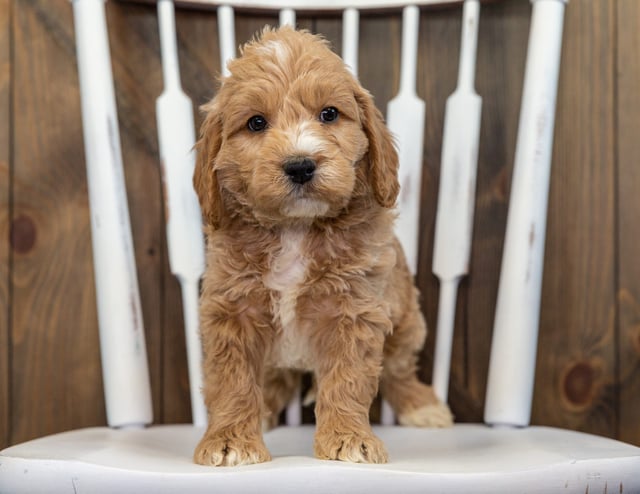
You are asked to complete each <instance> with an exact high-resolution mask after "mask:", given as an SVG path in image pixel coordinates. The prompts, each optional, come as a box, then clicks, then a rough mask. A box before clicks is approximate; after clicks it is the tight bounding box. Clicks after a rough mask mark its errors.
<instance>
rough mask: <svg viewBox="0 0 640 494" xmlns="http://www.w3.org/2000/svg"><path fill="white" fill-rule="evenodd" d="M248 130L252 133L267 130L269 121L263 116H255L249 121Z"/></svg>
mask: <svg viewBox="0 0 640 494" xmlns="http://www.w3.org/2000/svg"><path fill="white" fill-rule="evenodd" d="M247 128H248V129H249V130H250V131H251V132H262V131H263V130H264V129H266V128H267V119H266V118H264V117H263V116H262V115H254V116H253V117H251V118H250V119H249V120H248V121H247Z"/></svg>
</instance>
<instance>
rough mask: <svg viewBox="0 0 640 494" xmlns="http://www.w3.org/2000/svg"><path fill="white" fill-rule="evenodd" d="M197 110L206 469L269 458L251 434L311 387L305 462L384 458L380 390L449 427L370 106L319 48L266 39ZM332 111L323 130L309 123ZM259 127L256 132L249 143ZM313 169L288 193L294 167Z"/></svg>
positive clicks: (425, 419) (276, 36) (381, 133)
mask: <svg viewBox="0 0 640 494" xmlns="http://www.w3.org/2000/svg"><path fill="white" fill-rule="evenodd" d="M229 70H230V73H231V75H229V76H228V77H226V78H224V79H223V80H222V83H221V87H220V90H219V91H218V93H217V95H216V97H215V98H214V99H213V100H212V101H211V102H210V103H208V104H207V105H205V106H204V110H205V112H206V117H205V121H204V123H203V125H202V131H201V138H200V140H199V142H198V144H197V151H198V160H197V165H196V173H195V177H194V184H195V188H196V191H197V193H198V196H199V198H200V203H201V206H202V210H203V214H204V217H205V220H206V223H207V226H206V234H207V271H206V274H205V277H204V281H203V293H202V297H201V309H200V315H201V324H202V340H203V346H204V352H205V363H204V376H205V382H204V390H203V392H204V396H205V402H206V404H207V407H208V413H209V426H208V429H207V431H206V433H205V435H204V437H203V438H202V441H201V442H200V444H199V445H198V446H197V448H196V451H195V455H194V458H195V461H196V462H197V463H201V464H205V465H238V464H246V463H256V462H261V461H266V460H269V458H270V456H269V452H268V451H267V449H266V447H265V445H264V442H263V439H262V430H261V428H262V424H263V423H270V424H273V423H274V417H277V415H278V413H279V412H280V411H281V410H282V409H283V407H284V406H285V405H286V403H287V401H288V400H289V399H290V397H291V396H292V393H294V392H295V390H296V389H297V381H298V378H299V373H300V371H302V370H308V371H312V372H313V373H314V376H315V380H316V383H317V392H316V393H317V394H316V400H317V402H316V408H315V413H316V424H317V425H316V428H317V430H316V438H315V454H316V456H317V457H319V458H325V459H338V460H346V461H354V462H372V463H381V462H385V461H387V453H386V450H385V448H384V445H383V444H382V442H381V441H380V440H379V439H378V438H377V437H375V436H374V434H373V433H372V431H371V427H370V425H369V419H368V416H369V407H370V405H371V402H372V400H373V398H374V397H375V395H376V394H377V392H378V387H379V385H381V389H382V392H383V394H384V396H385V397H386V399H387V400H389V402H390V403H391V405H392V407H393V408H394V409H395V411H396V413H397V414H398V417H399V420H400V422H401V423H404V424H409V425H421V426H427V425H430V426H446V425H449V424H450V423H451V415H450V413H449V411H448V408H446V405H443V404H442V403H440V402H439V401H438V400H437V399H436V398H435V396H434V394H433V392H432V390H431V388H430V387H428V386H426V385H424V384H422V383H420V382H419V381H418V379H417V378H416V360H417V353H418V351H419V350H420V349H421V347H422V345H423V342H424V339H425V337H426V326H425V322H424V319H423V317H422V314H421V312H420V309H419V306H418V302H417V295H418V294H417V290H416V288H415V287H414V285H413V280H412V277H411V275H410V273H409V271H408V269H407V266H406V262H405V259H404V256H403V254H402V251H401V248H400V245H399V243H398V242H397V240H396V239H395V237H394V235H393V231H392V228H393V220H394V211H393V207H394V205H395V202H396V198H397V195H398V190H399V186H398V181H397V167H398V159H397V155H396V151H395V149H394V145H393V141H392V138H391V135H390V133H389V131H388V130H387V128H386V126H385V125H384V121H383V119H382V116H381V114H380V112H379V111H378V110H377V109H376V107H375V105H374V103H373V100H372V98H371V96H370V94H369V93H368V92H367V91H366V90H364V89H363V88H362V87H361V86H360V85H359V83H358V82H357V81H356V79H355V78H354V77H353V76H352V75H351V74H350V73H349V72H348V71H347V70H346V68H345V66H344V63H343V62H342V60H341V59H340V58H339V57H338V56H337V55H335V54H334V53H333V52H332V51H331V50H330V48H329V46H328V44H327V42H325V41H324V40H323V39H322V38H320V37H318V36H315V35H312V34H310V33H308V32H304V31H295V30H293V29H290V28H282V29H280V30H273V29H269V28H267V29H265V30H264V31H263V32H262V33H261V34H260V35H259V36H258V37H257V38H256V39H254V40H253V41H251V42H249V43H247V44H246V45H245V46H244V48H243V50H242V56H241V57H240V58H238V59H236V60H234V61H231V62H229ZM327 107H335V108H337V109H338V112H339V114H338V118H337V119H336V120H335V121H331V122H324V121H321V119H320V118H319V115H320V113H321V112H322V110H323V109H324V108H327ZM254 115H260V116H262V117H263V118H264V119H266V121H267V122H268V126H267V127H266V129H264V130H262V131H258V132H256V131H252V130H251V129H250V128H249V127H248V125H247V122H248V120H249V119H250V118H251V117H252V116H254ZM300 158H308V159H311V160H313V161H314V162H315V163H316V165H317V166H316V170H315V172H314V174H313V178H312V180H310V181H309V182H307V183H304V184H298V183H294V181H292V180H291V179H290V177H288V176H287V174H286V173H285V172H284V166H285V164H286V163H288V162H290V161H291V160H292V159H300Z"/></svg>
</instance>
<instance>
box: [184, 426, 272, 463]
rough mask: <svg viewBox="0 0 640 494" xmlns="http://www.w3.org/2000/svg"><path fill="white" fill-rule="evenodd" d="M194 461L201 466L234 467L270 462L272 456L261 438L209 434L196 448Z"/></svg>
mask: <svg viewBox="0 0 640 494" xmlns="http://www.w3.org/2000/svg"><path fill="white" fill-rule="evenodd" d="M193 460H194V461H195V462H196V463H199V464H200V465H207V466H225V467H232V466H237V465H251V464H253V463H262V462H265V461H270V460H271V455H270V454H269V451H268V450H267V447H266V446H265V445H264V442H263V441H262V439H261V438H253V439H242V438H238V437H227V436H225V435H224V434H217V435H208V434H207V435H205V436H204V437H203V438H202V440H201V441H200V444H198V446H196V450H195V453H194V454H193Z"/></svg>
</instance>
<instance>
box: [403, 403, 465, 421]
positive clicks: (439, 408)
mask: <svg viewBox="0 0 640 494" xmlns="http://www.w3.org/2000/svg"><path fill="white" fill-rule="evenodd" d="M398 422H400V424H402V425H408V426H414V427H451V426H452V425H453V415H452V414H451V410H449V407H448V406H447V405H446V404H445V403H442V402H441V401H438V402H436V403H432V404H429V405H425V406H423V407H420V408H418V409H416V410H412V411H410V412H405V413H403V414H400V415H398Z"/></svg>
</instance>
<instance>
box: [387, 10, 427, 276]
mask: <svg viewBox="0 0 640 494" xmlns="http://www.w3.org/2000/svg"><path fill="white" fill-rule="evenodd" d="M419 24H420V12H419V10H418V7H416V6H415V5H411V6H408V7H405V8H404V10H403V12H402V56H401V60H400V91H399V92H398V94H397V95H396V97H395V98H393V99H392V100H391V101H390V102H389V105H388V106H387V125H388V126H389V130H391V132H392V133H393V134H394V136H395V138H396V140H397V143H398V159H399V168H398V180H399V182H400V197H399V199H398V207H399V210H400V215H399V217H398V219H397V220H396V224H395V232H396V235H397V237H398V239H399V240H400V243H401V244H402V248H403V250H404V253H405V255H406V257H407V263H408V264H409V269H410V270H411V273H412V274H414V275H415V274H416V272H417V270H418V231H419V229H418V224H419V220H420V190H421V187H422V158H423V156H422V150H423V142H424V115H425V103H424V101H422V100H421V99H420V98H419V97H418V95H417V93H416V70H417V61H418V27H419Z"/></svg>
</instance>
